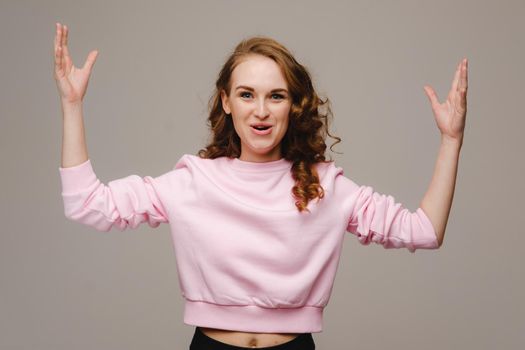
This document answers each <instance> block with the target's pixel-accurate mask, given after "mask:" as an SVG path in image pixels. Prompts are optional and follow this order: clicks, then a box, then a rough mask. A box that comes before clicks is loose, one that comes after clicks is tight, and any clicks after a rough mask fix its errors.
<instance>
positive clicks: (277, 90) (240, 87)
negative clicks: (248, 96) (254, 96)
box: [235, 85, 288, 93]
mask: <svg viewBox="0 0 525 350" xmlns="http://www.w3.org/2000/svg"><path fill="white" fill-rule="evenodd" d="M238 89H246V90H249V91H255V90H254V89H253V88H252V87H250V86H246V85H239V86H237V87H236V88H235V90H238ZM280 91H282V92H286V93H288V90H286V89H283V88H279V89H273V90H272V91H271V92H280Z"/></svg>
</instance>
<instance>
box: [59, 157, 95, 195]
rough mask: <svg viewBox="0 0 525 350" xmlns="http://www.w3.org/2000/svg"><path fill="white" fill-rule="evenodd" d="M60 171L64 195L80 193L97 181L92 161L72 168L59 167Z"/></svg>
mask: <svg viewBox="0 0 525 350" xmlns="http://www.w3.org/2000/svg"><path fill="white" fill-rule="evenodd" d="M58 171H59V173H60V179H61V181H62V195H67V194H72V193H76V192H79V191H81V190H83V189H85V188H88V187H89V186H90V185H92V184H93V183H95V182H96V181H97V175H96V174H95V172H94V170H93V166H92V165H91V160H90V159H88V160H86V161H85V162H84V163H81V164H78V165H75V166H72V167H67V168H62V167H58Z"/></svg>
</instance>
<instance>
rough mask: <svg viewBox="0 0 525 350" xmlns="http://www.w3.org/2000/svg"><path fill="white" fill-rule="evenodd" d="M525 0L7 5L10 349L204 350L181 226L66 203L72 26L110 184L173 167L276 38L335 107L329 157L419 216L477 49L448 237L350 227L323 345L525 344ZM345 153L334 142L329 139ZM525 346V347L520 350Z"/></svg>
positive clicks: (0, 242) (97, 153)
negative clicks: (106, 216)
mask: <svg viewBox="0 0 525 350" xmlns="http://www.w3.org/2000/svg"><path fill="white" fill-rule="evenodd" d="M524 15H525V2H524V1H497V2H496V1H492V2H487V1H485V2H479V1H449V0H447V1H352V2H350V1H349V2H343V1H323V2H321V1H316V2H313V1H257V2H256V1H247V0H245V1H191V2H190V1H187V2H181V1H148V2H145V1H144V2H141V3H139V2H134V1H110V2H107V1H93V0H91V1H49V0H48V1H45V2H44V1H14V0H10V1H6V0H3V1H2V2H0V36H1V44H2V47H1V49H0V55H1V56H0V57H1V62H2V64H1V65H0V74H1V80H0V81H1V93H0V109H1V110H0V111H1V127H0V130H1V131H0V157H1V159H0V161H1V164H2V172H1V180H2V181H1V186H2V191H1V193H2V194H1V202H0V204H1V210H0V215H1V222H2V229H1V235H0V333H1V334H0V348H2V349H187V347H188V345H189V341H190V339H191V336H192V334H193V331H194V327H191V326H187V325H185V324H183V322H182V312H183V307H182V296H181V295H180V290H179V285H178V281H177V275H176V265H175V256H174V252H173V251H172V247H171V236H170V233H169V227H168V226H167V225H162V226H160V227H158V228H157V229H151V228H149V227H148V226H145V227H142V226H141V227H140V228H138V229H137V230H129V231H124V232H119V231H111V232H108V233H103V232H97V231H95V230H93V229H91V228H89V227H84V226H82V225H79V224H77V223H74V222H72V221H68V220H67V219H66V218H65V217H64V215H63V206H62V199H61V196H60V180H59V173H58V166H59V165H60V157H61V141H62V125H61V122H62V120H61V110H60V104H59V98H58V91H57V88H56V85H55V82H54V79H53V38H54V34H55V22H57V21H59V22H61V23H64V24H67V25H68V26H69V28H70V37H69V47H70V52H71V54H72V57H73V61H74V63H75V65H76V66H77V67H78V66H82V65H83V64H84V61H85V58H86V56H87V54H88V52H89V51H90V50H93V49H98V50H99V56H98V58H97V62H96V63H95V66H94V70H93V74H92V76H91V80H90V83H89V87H88V92H87V94H86V97H85V100H84V102H85V104H84V114H85V126H86V135H87V145H88V152H89V153H88V154H89V157H90V159H91V160H92V164H93V166H94V169H95V171H96V172H97V175H98V177H99V178H100V179H101V180H102V181H103V182H105V183H107V182H108V181H109V180H112V179H116V178H120V177H124V176H127V175H130V174H138V175H142V176H145V175H152V176H157V175H160V174H162V173H164V172H166V171H169V170H171V168H172V167H173V165H174V164H175V163H176V161H177V160H178V159H179V158H180V157H181V156H182V155H183V154H184V153H190V154H195V153H196V152H197V150H198V149H199V148H201V147H203V146H204V144H205V142H206V139H207V136H208V130H207V128H206V126H205V119H206V116H207V114H206V113H207V110H206V102H207V99H208V97H209V96H210V94H211V92H212V88H213V84H214V80H215V78H216V76H217V73H218V71H219V69H220V67H221V65H222V64H223V62H224V60H225V58H226V56H227V54H228V53H229V52H230V50H232V49H233V47H234V46H235V45H236V44H237V42H238V41H239V40H241V39H242V38H244V37H247V36H250V35H256V34H263V35H269V36H272V37H274V38H275V39H277V40H278V41H280V42H282V43H283V44H284V45H286V46H287V47H288V48H289V49H290V50H291V51H292V52H293V53H294V54H295V55H296V58H297V59H298V60H299V61H300V62H302V63H303V64H305V65H306V66H307V67H308V68H309V69H310V71H311V72H312V75H313V79H314V84H315V86H316V87H317V89H318V92H319V93H320V94H321V95H322V96H328V97H329V98H330V100H331V101H332V107H333V111H334V114H335V119H334V123H333V124H332V128H331V130H332V131H333V132H334V133H335V134H336V135H338V136H340V137H342V138H343V142H342V143H340V144H338V145H337V146H335V150H336V151H338V152H341V154H336V153H328V154H327V155H328V156H332V158H333V159H335V160H336V163H337V164H338V165H340V166H341V167H343V168H344V169H345V175H346V176H348V177H349V178H351V179H353V180H354V181H355V182H357V183H359V184H367V185H370V186H372V187H373V188H374V190H376V191H379V192H381V193H387V194H390V195H393V196H394V197H395V199H396V200H398V201H400V202H401V203H403V204H404V205H405V207H407V208H409V209H410V210H415V209H416V208H417V206H418V205H419V202H420V200H421V198H422V197H423V195H424V193H425V191H426V189H427V186H428V185H429V183H430V179H431V176H432V173H433V169H434V164H435V160H436V156H437V151H438V147H439V141H440V140H439V130H438V129H437V126H436V124H435V121H434V117H433V114H432V110H431V108H430V103H429V101H428V99H427V97H426V95H425V93H424V90H423V85H424V84H430V85H431V86H432V87H434V89H435V90H436V91H437V93H438V97H439V100H440V101H441V102H442V101H443V100H444V98H445V97H446V94H447V93H448V90H449V88H450V84H451V81H452V77H453V73H454V70H455V67H456V65H457V64H458V63H459V61H460V60H461V59H462V58H463V57H467V58H468V59H469V92H468V112H467V126H466V131H465V138H464V144H463V148H462V151H461V156H460V163H459V170H458V178H457V184H456V191H455V197H454V202H453V205H452V211H451V214H450V218H449V223H448V227H447V232H446V235H445V241H444V245H443V246H442V247H441V249H439V250H434V251H428V250H420V251H417V252H416V253H415V254H410V253H409V252H408V251H407V250H385V249H383V247H382V246H379V245H369V246H361V245H360V244H359V243H358V241H357V239H356V238H355V236H353V235H351V234H348V236H347V237H346V239H345V247H344V249H343V255H342V257H341V262H340V265H339V270H338V274H337V277H336V281H335V285H334V289H333V292H332V298H331V300H330V302H329V304H328V306H327V308H326V309H325V318H324V330H323V332H322V333H314V339H315V341H316V344H317V348H318V349H324V350H328V349H343V348H344V349H363V350H364V349H384V348H388V349H406V350H408V349H460V348H462V349H494V348H496V347H498V348H500V349H519V348H521V346H523V343H524V341H525V338H524V335H523V334H524V333H523V332H522V331H523V329H525V316H524V299H523V296H524V295H525V284H524V281H523V276H524V273H523V266H524V259H523V247H524V244H525V237H524V235H523V234H524V230H523V223H522V221H520V220H521V218H523V207H524V206H523V197H524V195H525V193H524V192H525V191H524V186H523V178H524V174H523V168H524V166H523V154H522V151H523V150H524V149H525V147H524V141H523V138H522V135H523V130H524V126H525V122H524V120H523V116H524V115H523V107H522V103H523V98H524V96H523V92H524V89H523V82H524V81H525V79H524V78H525V74H524V69H523V62H525V57H524V56H525V55H524V40H525V39H524V38H525V35H524V34H525V24H524V22H523V18H524V17H525V16H524ZM328 142H329V145H330V144H331V143H332V142H333V140H332V139H328ZM520 345H521V346H520Z"/></svg>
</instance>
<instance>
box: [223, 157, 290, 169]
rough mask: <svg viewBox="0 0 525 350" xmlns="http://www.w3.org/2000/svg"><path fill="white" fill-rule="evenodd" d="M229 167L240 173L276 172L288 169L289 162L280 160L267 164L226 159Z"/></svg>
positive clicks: (283, 159)
mask: <svg viewBox="0 0 525 350" xmlns="http://www.w3.org/2000/svg"><path fill="white" fill-rule="evenodd" d="M228 159H229V162H230V165H231V167H232V168H233V169H236V170H241V171H253V172H261V171H276V170H284V169H290V167H291V161H289V160H286V159H285V158H281V159H278V160H271V161H268V162H250V161H246V160H240V159H239V158H228Z"/></svg>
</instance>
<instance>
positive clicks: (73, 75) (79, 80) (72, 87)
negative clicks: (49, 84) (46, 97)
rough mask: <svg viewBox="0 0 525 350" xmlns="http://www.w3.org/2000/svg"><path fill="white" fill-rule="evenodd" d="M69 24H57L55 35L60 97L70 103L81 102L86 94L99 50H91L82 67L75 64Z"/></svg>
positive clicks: (56, 76) (56, 78)
mask: <svg viewBox="0 0 525 350" xmlns="http://www.w3.org/2000/svg"><path fill="white" fill-rule="evenodd" d="M67 34H68V28H67V26H65V25H64V26H63V27H62V25H61V24H60V23H57V24H56V35H55V73H54V74H55V80H56V83H57V87H58V90H59V92H60V97H61V99H62V100H64V101H65V102H68V103H76V102H81V101H82V99H83V98H84V95H85V94H86V90H87V86H88V81H89V76H90V74H91V69H92V67H93V64H94V63H95V59H96V57H97V55H98V51H96V50H94V51H91V52H90V53H89V55H88V57H87V59H86V62H85V63H84V66H83V67H82V68H77V67H75V66H74V65H73V61H72V59H71V56H69V51H68V48H67Z"/></svg>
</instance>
